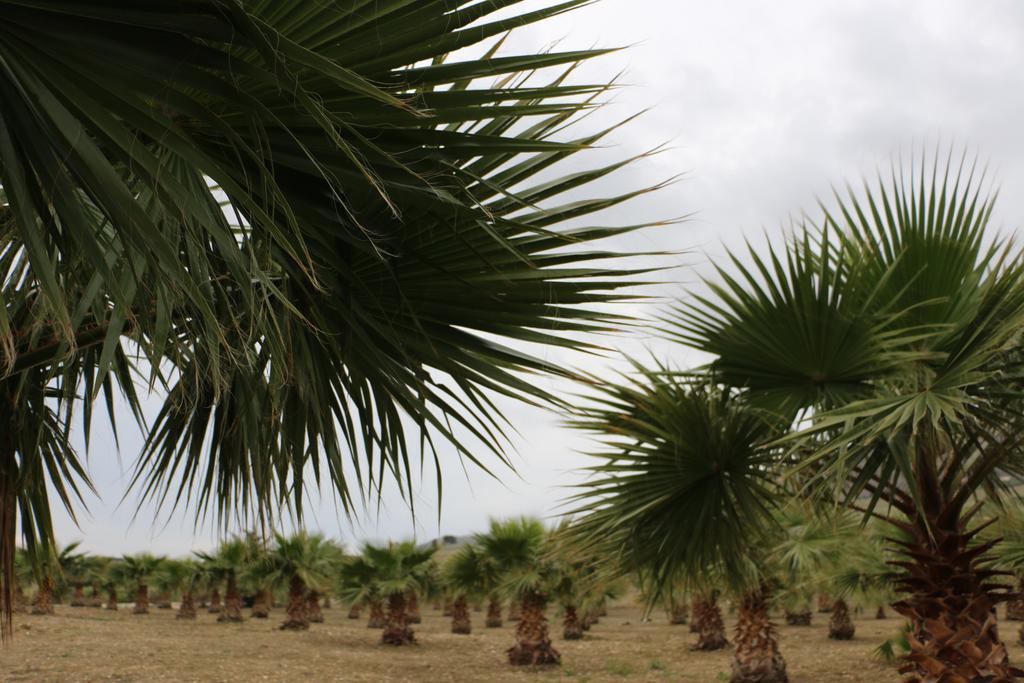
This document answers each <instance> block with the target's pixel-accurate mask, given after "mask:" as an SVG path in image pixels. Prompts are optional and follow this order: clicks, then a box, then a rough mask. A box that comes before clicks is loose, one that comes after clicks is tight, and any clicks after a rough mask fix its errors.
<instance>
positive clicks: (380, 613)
mask: <svg viewBox="0 0 1024 683" xmlns="http://www.w3.org/2000/svg"><path fill="white" fill-rule="evenodd" d="M366 628H384V605H383V604H381V601H380V600H373V601H371V602H370V618H369V619H367V620H366Z"/></svg>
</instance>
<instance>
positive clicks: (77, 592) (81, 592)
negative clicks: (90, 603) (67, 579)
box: [68, 583, 85, 607]
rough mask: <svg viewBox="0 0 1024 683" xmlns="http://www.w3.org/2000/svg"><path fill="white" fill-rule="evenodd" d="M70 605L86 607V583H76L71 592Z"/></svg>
mask: <svg viewBox="0 0 1024 683" xmlns="http://www.w3.org/2000/svg"><path fill="white" fill-rule="evenodd" d="M68 605H69V606H70V607H85V584H81V583H76V584H75V587H74V590H73V591H72V593H71V602H69V603H68Z"/></svg>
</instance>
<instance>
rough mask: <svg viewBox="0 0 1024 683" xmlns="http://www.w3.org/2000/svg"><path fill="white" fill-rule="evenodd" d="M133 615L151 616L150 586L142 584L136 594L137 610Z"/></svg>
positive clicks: (133, 611) (134, 610)
mask: <svg viewBox="0 0 1024 683" xmlns="http://www.w3.org/2000/svg"><path fill="white" fill-rule="evenodd" d="M132 614H149V586H147V585H146V584H144V583H140V584H139V587H138V590H137V591H136V592H135V609H133V610H132Z"/></svg>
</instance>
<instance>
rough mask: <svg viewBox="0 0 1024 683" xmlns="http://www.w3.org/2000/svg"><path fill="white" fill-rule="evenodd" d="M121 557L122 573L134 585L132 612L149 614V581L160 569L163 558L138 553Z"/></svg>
mask: <svg viewBox="0 0 1024 683" xmlns="http://www.w3.org/2000/svg"><path fill="white" fill-rule="evenodd" d="M122 559H123V560H124V564H123V565H122V572H123V574H122V575H123V576H124V578H125V579H126V580H128V581H131V582H132V584H133V585H134V586H135V608H134V609H133V610H132V614H149V582H150V579H152V578H153V576H154V575H155V574H157V572H159V571H160V566H161V565H162V564H163V562H164V558H163V557H157V556H155V555H152V554H150V553H139V554H137V555H125V556H124V557H123V558H122Z"/></svg>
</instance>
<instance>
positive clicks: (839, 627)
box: [828, 598, 857, 640]
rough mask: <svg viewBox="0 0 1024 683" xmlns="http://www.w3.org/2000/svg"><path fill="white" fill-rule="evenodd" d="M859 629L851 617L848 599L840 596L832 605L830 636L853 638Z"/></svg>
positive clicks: (829, 621) (845, 638)
mask: <svg viewBox="0 0 1024 683" xmlns="http://www.w3.org/2000/svg"><path fill="white" fill-rule="evenodd" d="M856 630H857V629H856V628H855V627H854V625H853V619H851V618H850V607H849V605H847V604H846V600H843V599H842V598H838V599H837V600H836V601H835V604H834V605H833V606H832V616H830V617H829V619H828V637H829V638H831V639H832V640H853V634H854V632H855V631H856Z"/></svg>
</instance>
